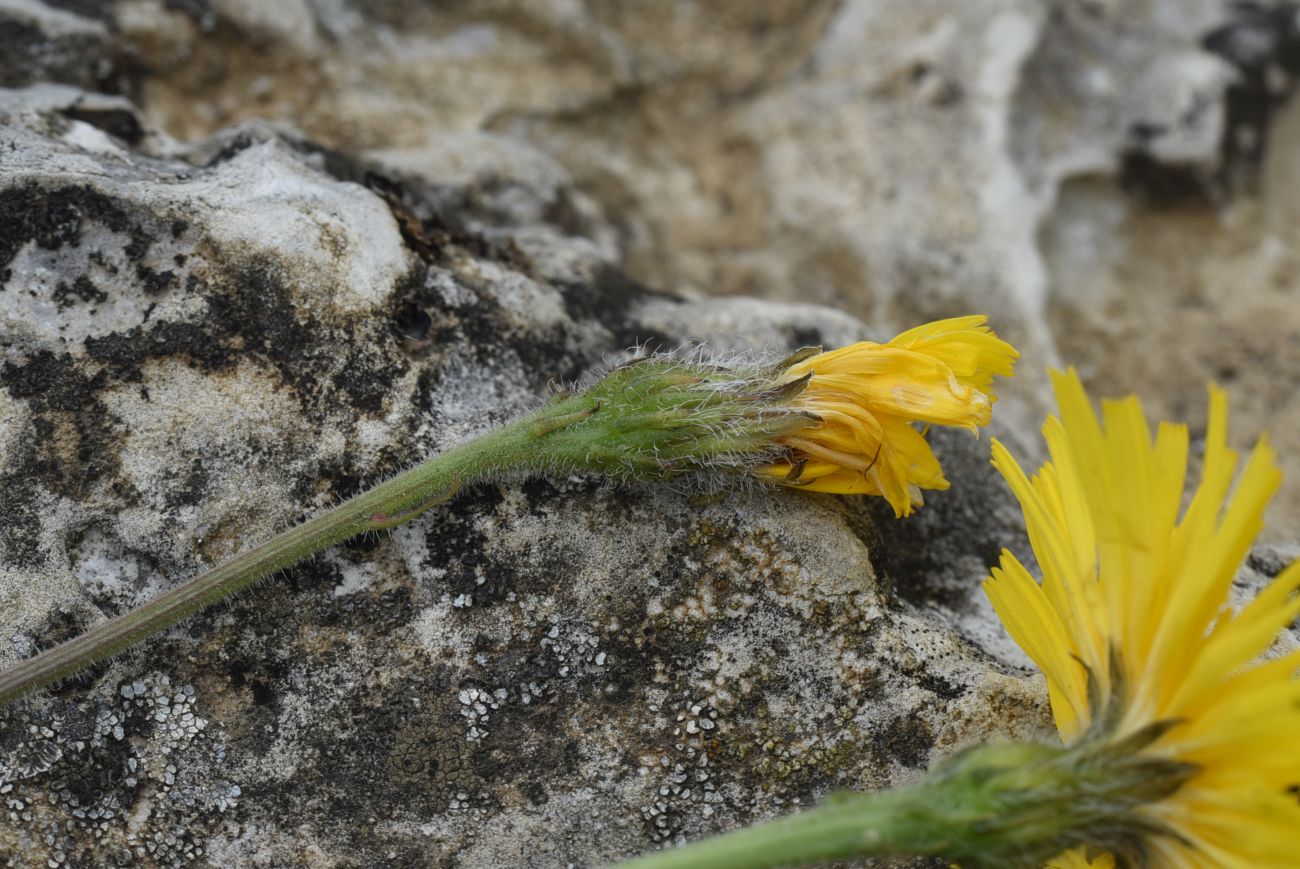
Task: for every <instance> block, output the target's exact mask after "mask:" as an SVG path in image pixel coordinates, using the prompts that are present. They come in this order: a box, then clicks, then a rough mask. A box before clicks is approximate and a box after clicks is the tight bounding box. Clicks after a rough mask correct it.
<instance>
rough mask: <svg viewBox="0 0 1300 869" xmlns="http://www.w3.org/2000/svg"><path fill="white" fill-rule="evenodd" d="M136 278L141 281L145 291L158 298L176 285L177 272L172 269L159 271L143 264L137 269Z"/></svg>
mask: <svg viewBox="0 0 1300 869" xmlns="http://www.w3.org/2000/svg"><path fill="white" fill-rule="evenodd" d="M135 276H136V277H137V278H139V279H140V283H141V285H142V286H143V287H144V291H145V292H146V293H148V294H149V295H151V296H156V295H158V294H160V293H162V292H163V291H165V290H167V289H168V288H170V287H171V286H172V285H173V284H175V283H176V272H174V271H172V270H171V269H167V270H166V271H161V272H160V271H157V270H155V269H151V268H150V267H149V266H147V265H144V264H143V263H142V264H140V265H137V266H136V267H135Z"/></svg>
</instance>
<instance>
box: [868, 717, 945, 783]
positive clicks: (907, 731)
mask: <svg viewBox="0 0 1300 869" xmlns="http://www.w3.org/2000/svg"><path fill="white" fill-rule="evenodd" d="M881 740H882V742H883V743H884V745H883V746H882V748H883V749H884V752H885V755H886V756H887V757H892V758H895V759H897V760H899V761H900V762H902V763H904V764H906V765H907V766H910V767H912V768H913V769H924V768H925V767H926V766H927V765H928V764H929V760H930V749H931V748H932V747H933V746H934V733H933V731H932V730H931V729H930V725H929V724H927V723H926V721H925V719H924V718H921V717H920V716H919V715H917V714H915V713H913V714H911V715H900V716H898V717H897V718H895V719H894V720H893V721H892V722H890V724H889V725H888V726H887V727H886V728H885V731H884V733H883V734H882V735H881Z"/></svg>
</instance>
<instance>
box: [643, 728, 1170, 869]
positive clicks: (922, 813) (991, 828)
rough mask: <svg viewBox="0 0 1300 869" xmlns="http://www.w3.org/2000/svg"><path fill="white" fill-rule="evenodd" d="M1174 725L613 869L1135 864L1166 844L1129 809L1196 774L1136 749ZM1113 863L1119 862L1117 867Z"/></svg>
mask: <svg viewBox="0 0 1300 869" xmlns="http://www.w3.org/2000/svg"><path fill="white" fill-rule="evenodd" d="M1170 726H1172V722H1159V723H1157V724H1155V725H1152V726H1150V727H1148V728H1145V729H1143V730H1142V731H1139V732H1136V733H1133V734H1130V735H1128V736H1126V737H1121V738H1112V737H1111V736H1109V735H1108V734H1107V733H1105V732H1099V733H1097V734H1094V735H1093V736H1091V737H1090V738H1088V739H1086V740H1084V741H1083V742H1080V743H1078V744H1076V745H1073V746H1069V747H1059V746H1048V745H1037V744H1033V743H1005V744H991V745H983V746H978V747H975V748H970V749H967V750H965V751H963V752H961V753H960V754H958V755H956V756H955V757H952V758H949V759H948V760H946V761H944V762H942V763H940V764H939V765H938V766H937V767H935V768H934V769H932V770H931V771H930V772H929V773H928V774H927V775H926V776H925V777H924V778H923V779H921V780H920V781H918V782H916V783H914V784H911V785H907V786H905V787H902V788H898V789H895V790H889V791H881V792H877V793H870V794H858V793H854V794H841V795H836V796H832V797H831V798H829V799H828V800H826V802H825V803H823V804H822V805H820V806H817V807H815V808H811V809H808V810H806V811H803V812H800V813H798V814H795V815H791V816H789V817H786V818H781V819H779V820H776V821H771V822H769V823H765V824H759V825H757V826H753V827H748V828H746V829H742V830H737V831H736V832H733V833H727V834H725V835H722V836H719V837H717V838H714V839H705V840H704V841H702V842H696V843H693V844H690V845H687V846H685V847H683V848H676V849H669V850H664V851H660V852H658V853H655V854H651V855H647V856H645V857H640V858H638V859H635V860H632V861H631V862H628V863H623V864H620V869H706V867H707V869H771V867H777V866H805V865H810V864H815V863H822V862H825V861H827V860H845V859H852V858H859V857H891V856H894V857H901V856H927V857H943V858H944V859H945V860H948V861H949V862H952V863H957V864H959V865H961V866H963V867H965V869H993V867H998V869H1035V867H1039V866H1042V865H1043V864H1044V863H1045V862H1047V861H1048V860H1049V859H1051V858H1052V857H1055V856H1057V855H1059V854H1061V853H1063V852H1065V851H1067V850H1069V849H1071V848H1074V847H1077V846H1085V847H1089V848H1098V849H1100V850H1104V851H1109V852H1110V853H1111V854H1114V855H1116V856H1117V857H1120V856H1123V857H1124V858H1125V859H1127V860H1129V862H1131V863H1134V864H1136V863H1139V862H1140V857H1141V854H1142V853H1143V852H1142V843H1143V842H1144V841H1145V840H1146V839H1148V838H1150V837H1151V836H1160V835H1168V834H1169V831H1168V830H1165V829H1164V828H1163V827H1161V826H1160V825H1159V824H1158V823H1157V822H1156V821H1154V820H1152V819H1150V818H1147V817H1146V816H1144V815H1143V814H1142V813H1141V812H1138V811H1136V809H1137V808H1138V807H1140V806H1143V805H1146V804H1148V803H1152V802H1157V801H1159V800H1161V799H1164V798H1165V797H1167V796H1168V795H1169V794H1171V793H1173V792H1175V791H1177V789H1178V788H1180V787H1181V786H1182V785H1183V784H1184V783H1185V782H1186V781H1187V780H1188V778H1189V776H1191V775H1193V774H1194V773H1195V769H1194V768H1193V767H1190V766H1188V765H1187V764H1183V763H1178V762H1173V761H1169V760H1167V759H1165V758H1163V757H1161V756H1160V755H1159V754H1147V753H1146V752H1145V751H1144V749H1145V748H1146V747H1147V746H1149V745H1150V744H1151V743H1152V742H1153V741H1155V740H1156V739H1158V738H1159V737H1160V735H1161V734H1162V733H1163V732H1164V731H1165V730H1167V729H1168V728H1169V727H1170ZM1121 862H1123V861H1121Z"/></svg>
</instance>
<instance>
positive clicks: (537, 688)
mask: <svg viewBox="0 0 1300 869" xmlns="http://www.w3.org/2000/svg"><path fill="white" fill-rule="evenodd" d="M1296 11H1297V7H1296V5H1295V4H1293V3H1289V2H1278V3H1260V4H1236V3H1231V2H1227V0H1195V2H1186V0H1141V2H1133V3H1117V2H1110V0H1053V2H1049V3H1036V2H1028V0H989V2H984V3H978V4H972V3H968V2H960V0H924V2H917V0H848V2H835V3H832V2H817V0H812V2H795V0H788V2H787V0H777V2H769V3H762V4H754V3H749V2H735V3H733V2H717V3H708V4H696V3H675V4H662V5H660V4H621V3H610V4H605V3H597V2H592V3H578V4H575V3H569V2H510V0H506V2H492V3H486V4H427V3H423V2H415V0H386V2H383V3H361V2H354V0H279V2H261V0H112V2H90V0H49V2H40V0H0V88H8V89H9V90H0V516H3V517H4V519H3V522H0V666H3V665H4V664H7V663H9V662H12V661H14V660H17V659H19V658H21V657H24V656H27V655H29V654H31V653H33V652H34V651H35V650H37V649H39V648H42V647H44V646H47V645H49V644H51V643H54V642H57V641H58V640H60V639H62V638H64V637H67V636H70V635H72V634H74V633H76V632H77V631H79V630H81V629H82V628H83V627H85V626H87V625H89V624H92V623H94V622H96V621H99V620H102V619H104V618H106V617H109V616H111V615H114V614H116V613H119V612H121V611H123V610H124V609H126V608H128V607H130V606H132V605H135V604H137V603H139V602H142V601H144V600H146V599H148V598H149V597H151V596H152V595H153V594H155V593H157V592H158V591H159V590H161V589H164V588H167V587H170V586H171V585H172V584H174V583H175V582H177V581H179V580H181V579H183V578H185V577H188V576H191V575H193V574H194V573H196V572H198V571H200V570H202V569H203V568H204V567H206V566H209V565H211V564H213V563H215V562H216V561H218V560H220V559H221V558H223V557H225V556H228V555H230V554H232V553H233V552H235V551H237V550H238V549H239V548H240V547H241V546H242V545H243V544H245V543H246V542H249V541H250V540H252V539H255V538H258V537H261V536H264V535H268V534H270V533H273V532H274V531H277V530H280V529H282V528H284V527H286V526H287V525H289V524H290V523H292V522H294V521H296V520H298V519H300V518H302V517H303V516H305V515H309V514H310V513H312V512H313V511H316V510H320V509H324V508H325V507H327V506H329V505H330V504H332V503H335V502H337V501H338V500H339V499H341V498H344V497H347V496H348V495H350V494H352V493H355V492H356V491H358V490H359V489H360V488H361V487H363V486H364V485H366V484H368V483H370V482H373V481H376V480H379V479H382V478H384V477H385V476H387V475H389V474H391V473H393V472H395V471H397V470H399V469H401V468H404V467H407V466H409V465H410V464H411V463H413V462H415V461H417V460H419V459H420V458H422V457H423V456H425V455H427V454H429V453H430V452H433V451H436V450H438V449H442V448H444V447H446V446H448V445H449V444H453V443H455V442H457V441H459V440H461V439H463V438H465V437H469V436H472V435H473V434H474V433H476V432H478V431H481V430H483V429H485V428H486V427H488V426H490V425H492V424H494V423H496V422H498V421H500V420H502V419H505V418H508V417H510V416H512V415H513V414H516V413H518V412H520V411H522V410H524V409H526V408H528V407H531V406H533V405H534V404H535V403H536V402H537V401H539V400H540V399H541V397H542V396H543V395H545V393H546V391H547V389H548V386H549V385H550V384H553V383H560V382H563V381H566V380H570V379H573V378H576V377H579V376H581V375H583V374H584V373H586V372H588V371H590V370H591V369H593V368H594V367H596V366H598V365H600V364H602V362H604V361H606V360H609V359H617V358H618V356H619V354H620V353H622V352H623V351H625V350H626V348H628V347H629V346H631V345H633V344H637V343H641V342H648V343H651V344H655V345H662V346H667V347H672V346H677V345H679V344H682V343H684V342H689V341H697V340H703V341H706V342H708V343H709V344H710V345H712V346H715V347H717V348H719V349H727V350H746V351H754V350H764V349H766V350H773V349H776V350H780V349H787V348H794V347H798V346H801V345H805V344H811V343H819V342H824V343H826V344H828V345H836V344H843V343H847V342H849V341H852V340H856V339H858V338H860V337H864V336H867V335H870V336H872V337H883V336H886V335H888V334H889V333H890V332H892V331H893V330H895V329H899V328H904V327H907V326H910V325H913V324H914V323H915V322H917V321H919V320H922V319H925V318H932V317H936V316H943V315H949V314H954V313H965V312H969V311H983V312H987V313H990V314H991V315H992V316H993V318H994V322H995V324H996V326H997V328H998V329H999V331H1000V332H1002V333H1004V334H1006V335H1008V336H1009V337H1011V338H1012V339H1013V340H1015V341H1016V343H1017V344H1019V345H1020V346H1021V347H1022V349H1024V350H1025V352H1026V358H1025V361H1024V362H1023V363H1022V365H1021V369H1020V370H1021V373H1020V376H1018V377H1017V378H1016V380H1015V381H1014V382H1013V383H1012V384H1010V385H1009V386H1008V387H1007V388H1006V389H1005V390H1004V392H1005V393H1006V397H1005V399H1004V400H1003V401H1002V402H1000V403H999V405H998V408H997V414H996V417H995V422H994V429H995V432H994V433H995V434H997V435H998V436H999V437H1003V438H1004V439H1007V440H1009V441H1011V442H1012V444H1013V446H1014V447H1015V448H1016V450H1017V452H1018V453H1019V454H1021V455H1026V456H1034V455H1035V452H1036V450H1037V446H1036V444H1035V439H1036V431H1037V427H1038V425H1039V421H1040V420H1041V416H1042V411H1043V409H1044V408H1045V406H1046V401H1045V394H1044V389H1043V384H1044V379H1043V377H1042V373H1041V372H1042V367H1043V365H1044V364H1046V363H1049V362H1053V363H1065V362H1068V363H1072V364H1076V365H1078V366H1080V367H1081V369H1082V373H1083V374H1084V377H1085V379H1086V380H1088V382H1089V385H1090V386H1091V388H1093V389H1094V390H1095V391H1096V392H1098V393H1106V394H1115V393H1119V392H1124V391H1129V390H1136V391H1138V392H1140V393H1141V394H1142V395H1143V398H1144V400H1146V401H1147V403H1148V405H1149V406H1150V407H1151V408H1152V409H1153V411H1154V412H1155V413H1158V414H1160V415H1165V416H1176V417H1179V418H1190V419H1192V420H1193V421H1194V422H1195V420H1196V419H1197V417H1198V415H1199V414H1201V413H1203V407H1204V393H1203V389H1204V381H1205V380H1206V379H1209V378H1215V379H1218V380H1220V381H1221V382H1224V383H1225V384H1226V385H1228V386H1230V388H1231V389H1232V396H1233V412H1234V416H1233V420H1234V430H1235V433H1236V438H1237V441H1238V443H1240V444H1241V445H1243V446H1244V445H1246V443H1248V441H1249V439H1250V438H1252V437H1253V436H1254V435H1255V433H1257V432H1258V431H1259V430H1261V429H1263V428H1269V429H1272V431H1273V434H1274V438H1273V439H1274V441H1275V443H1277V444H1278V446H1279V449H1280V452H1281V455H1282V457H1283V460H1284V462H1287V463H1288V471H1289V475H1288V483H1287V486H1286V488H1285V489H1284V491H1283V493H1282V495H1281V496H1280V498H1279V506H1278V508H1277V509H1275V510H1274V512H1273V514H1272V517H1273V529H1274V530H1273V531H1272V532H1270V533H1271V534H1272V535H1273V537H1274V538H1276V539H1283V540H1285V539H1294V538H1295V528H1296V527H1297V524H1296V523H1297V521H1298V520H1300V487H1297V486H1296V480H1298V479H1300V464H1297V462H1300V458H1298V457H1300V405H1298V404H1297V401H1300V399H1298V398H1297V396H1298V395H1300V392H1298V391H1297V390H1296V389H1295V384H1296V383H1297V382H1298V381H1300V359H1298V358H1297V355H1296V348H1297V347H1300V305H1297V304H1296V295H1297V293H1298V292H1300V282H1297V280H1296V277H1295V276H1296V275H1297V274H1300V270H1297V268H1296V264H1297V262H1300V234H1297V229H1296V227H1297V226H1300V220H1298V219H1297V218H1298V217H1300V210H1298V207H1297V204H1296V203H1297V202H1300V199H1297V194H1296V190H1297V189H1300V187H1298V184H1300V162H1298V161H1297V159H1296V157H1295V155H1296V154H1300V149H1297V147H1296V143H1297V141H1300V111H1298V110H1297V105H1300V104H1298V103H1297V102H1296V100H1294V99H1293V98H1292V93H1293V90H1294V81H1295V79H1294V76H1295V74H1296V72H1297V70H1300V60H1297V58H1300V48H1298V46H1300V26H1298V25H1297V24H1296V21H1297V18H1296ZM716 294H731V295H732V297H728V298H717V297H716ZM756 297H757V298H756ZM765 299H766V300H765ZM796 302H797V303H796ZM818 303H823V304H830V305H833V306H834V307H835V308H838V309H842V310H843V311H846V312H848V313H839V312H838V311H836V310H832V309H831V308H826V307H820V306H819V304H818ZM858 318H862V319H865V320H867V321H869V322H870V323H871V324H872V325H871V327H870V328H868V327H866V326H864V325H863V323H862V321H861V320H860V319H858ZM933 437H934V439H935V443H936V448H937V449H938V450H939V452H940V457H941V459H942V460H943V462H944V464H945V467H946V468H947V469H948V472H949V476H950V478H952V479H953V480H954V481H957V485H956V486H955V487H954V489H953V490H951V491H950V492H946V493H936V494H934V495H932V496H930V497H929V498H928V504H927V506H926V508H925V509H924V510H922V511H921V512H920V513H919V514H918V515H917V516H916V517H914V519H912V520H911V521H907V522H897V521H895V520H894V519H893V518H892V516H891V515H889V514H888V511H887V510H884V509H882V508H881V506H880V505H877V504H873V503H871V502H864V501H861V500H858V499H833V498H829V497H818V496H802V495H798V494H794V493H789V492H784V493H771V492H746V491H737V492H729V493H724V494H722V495H721V496H720V497H719V496H714V497H704V498H700V497H697V496H698V494H699V493H691V492H686V493H676V492H665V491H657V490H650V489H642V488H629V487H615V486H610V485H604V484H601V483H599V482H597V481H593V480H585V479H576V478H575V479H565V480H552V481H540V480H534V481H526V482H525V481H516V482H509V483H502V484H500V485H496V486H489V487H483V488H480V489H477V490H474V491H471V492H466V493H464V494H463V495H462V496H461V497H460V498H459V499H458V500H457V501H456V503H455V504H454V505H451V506H449V507H448V508H446V509H443V510H440V511H437V512H435V513H433V514H430V515H427V516H425V517H422V518H421V519H419V520H418V521H416V522H414V523H412V524H411V525H410V526H408V527H405V528H403V529H400V530H399V531H397V532H396V533H394V534H393V535H392V536H390V537H384V538H377V539H367V540H359V541H354V542H352V543H350V544H348V545H345V546H342V547H339V548H338V549H336V550H334V551H332V552H330V553H328V554H326V555H323V556H321V557H318V558H316V559H313V560H311V561H309V562H306V563H304V564H302V565H299V566H297V567H295V568H293V569H291V570H288V571H286V572H284V574H282V575H280V576H278V577H276V578H275V579H273V580H271V581H268V582H266V583H264V584H263V585H262V586H261V587H259V588H258V589H256V590H253V591H252V592H250V593H248V594H246V595H244V596H243V597H242V598H239V599H237V600H235V601H234V602H232V603H231V604H229V605H225V606H222V607H219V608H216V609H214V610H213V611H211V612H207V613H204V614H201V615H199V616H197V617H195V618H193V619H192V620H190V621H189V622H187V623H186V624H185V625H183V626H182V627H180V628H178V629H176V630H173V631H170V632H169V633H167V634H166V635H165V636H163V637H160V638H158V639H156V640H154V641H152V642H150V643H149V644H147V645H146V646H144V647H142V648H140V649H139V650H137V651H134V652H131V653H128V654H126V655H123V656H121V657H120V658H118V659H116V660H114V661H112V662H111V663H109V664H106V665H103V666H100V667H97V668H95V669H94V670H93V671H91V672H90V673H88V674H86V676H85V678H83V679H81V680H78V681H75V682H73V683H69V684H67V685H65V686H63V687H61V688H60V689H58V690H57V691H54V692H50V693H43V694H41V695H39V696H36V697H34V698H32V699H30V700H28V701H26V702H25V703H24V704H23V705H21V706H18V707H14V708H11V709H8V710H2V711H0V856H3V858H4V859H5V860H8V861H10V862H13V863H14V864H15V865H20V866H28V865H32V866H42V865H45V866H49V865H54V866H58V865H71V866H82V865H101V864H112V863H117V864H121V865H194V864H197V865H216V866H225V865H246V864H250V865H266V866H285V865H288V866H354V865H355V866H365V865H379V864H385V863H388V864H397V865H405V864H410V865H430V866H443V865H445V866H466V867H507V866H509V867H515V866H561V865H566V864H573V865H577V866H593V865H599V864H601V863H603V862H605V861H608V860H611V859H613V858H616V857H620V856H626V855H630V854H634V853H638V852H641V851H644V850H646V849H649V848H654V847H658V846H660V845H663V844H667V843H671V842H675V841H678V840H680V839H682V838H684V837H685V838H693V837H696V836H699V835H703V834H706V833H709V832H713V831H716V830H720V829H726V828H730V827H734V826H737V825H739V824H742V823H745V822H747V821H750V820H753V819H757V818H763V817H770V816H774V815H777V814H781V813H784V812H786V811H788V810H790V809H791V808H792V807H795V806H797V805H802V804H807V803H808V802H810V801H813V800H816V799H819V798H821V797H822V796H824V795H825V794H827V793H828V792H830V791H832V790H834V789H836V788H841V787H857V788H871V787H879V786H883V785H885V784H888V783H890V782H898V781H903V780H906V779H908V778H910V777H912V776H915V775H917V774H919V772H920V771H921V770H922V769H924V768H925V766H926V765H927V764H928V763H930V762H931V761H932V760H934V759H937V758H939V757H942V756H945V755H947V754H949V753H950V752H951V751H953V750H954V749H955V748H957V747H958V746H960V745H962V744H965V743H968V742H973V741H977V740H983V739H988V738H997V737H999V736H1017V737H1024V736H1027V735H1033V734H1047V733H1049V732H1050V722H1049V719H1048V717H1047V714H1046V708H1045V697H1044V691H1043V688H1042V683H1041V680H1040V679H1039V678H1037V677H1034V676H1031V675H1030V671H1029V670H1028V669H1027V668H1026V667H1025V666H1024V663H1025V662H1024V659H1023V658H1022V657H1021V656H1020V654H1019V653H1018V652H1017V651H1016V650H1015V649H1014V647H1013V646H1012V645H1011V644H1010V643H1009V641H1008V640H1007V638H1006V636H1005V634H1004V633H1003V632H1002V631H1001V630H1000V628H999V627H998V626H997V623H996V620H995V619H994V618H993V617H992V614H991V613H990V611H989V609H988V607H987V604H985V603H984V601H983V598H982V596H981V595H980V594H979V591H978V583H979V580H980V579H981V578H982V576H983V575H984V572H985V570H986V567H987V565H989V564H990V563H992V562H993V561H994V560H995V558H996V554H997V552H998V550H999V548H1000V547H1002V546H1006V545H1009V546H1012V547H1013V548H1016V549H1017V550H1018V551H1020V552H1021V554H1022V556H1025V555H1027V553H1025V552H1024V551H1023V548H1024V544H1023V529H1021V528H1020V526H1019V521H1020V520H1019V516H1018V512H1017V510H1016V509H1015V506H1014V504H1013V503H1012V502H1011V501H1010V499H1009V497H1008V496H1007V495H1006V493H1005V491H1004V487H1003V486H1002V485H1001V483H1000V482H999V481H998V479H997V477H996V475H995V474H994V473H993V472H992V470H991V469H990V468H989V467H988V463H987V456H988V453H987V440H986V439H981V440H979V441H976V440H973V439H971V438H969V437H968V436H966V435H964V434H950V433H944V432H935V433H934V435H933ZM1294 556H1295V550H1294V548H1286V547H1281V548H1278V547H1271V548H1263V549H1260V550H1258V551H1257V552H1256V553H1255V554H1254V555H1253V556H1252V559H1251V562H1250V565H1249V566H1248V568H1247V569H1246V570H1244V571H1243V573H1242V576H1241V577H1240V580H1241V585H1242V589H1243V590H1248V589H1250V588H1254V587H1257V586H1258V584H1259V583H1260V582H1262V581H1263V578H1264V577H1266V576H1269V575H1272V574H1273V573H1275V572H1276V571H1277V570H1279V569H1280V568H1281V566H1282V565H1283V564H1284V563H1286V562H1287V561H1288V560H1290V559H1292V558H1294ZM0 862H2V861H0Z"/></svg>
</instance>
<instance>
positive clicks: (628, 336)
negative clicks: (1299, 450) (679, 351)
mask: <svg viewBox="0 0 1300 869" xmlns="http://www.w3.org/2000/svg"><path fill="white" fill-rule="evenodd" d="M557 288H558V289H559V291H560V294H561V296H562V298H563V299H564V309H565V311H567V312H568V314H569V316H570V317H572V318H573V319H574V320H595V321H597V322H599V323H601V324H602V325H604V326H605V327H606V328H607V329H609V330H610V331H611V332H612V333H613V334H614V341H615V343H616V344H617V345H618V348H619V349H622V348H626V347H632V346H649V347H658V348H663V347H675V346H676V345H677V343H678V342H676V341H674V340H672V339H670V338H669V337H668V336H666V335H663V334H662V333H659V332H656V331H654V330H651V329H646V328H644V327H641V326H640V325H639V324H637V323H635V322H633V321H632V320H631V317H630V315H631V311H632V309H633V307H634V306H635V305H637V304H639V303H642V302H646V301H649V300H651V299H676V297H675V296H670V295H668V294H667V293H661V292H658V291H656V290H652V289H650V288H649V287H647V286H645V285H644V284H642V283H640V282H639V281H636V280H634V279H633V278H632V277H630V276H629V275H628V274H626V273H625V272H623V271H622V270H620V269H617V268H615V267H614V266H609V265H602V266H601V267H600V268H598V269H597V270H596V273H595V275H594V276H593V277H592V279H591V281H590V282H589V283H568V284H559V285H557Z"/></svg>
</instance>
